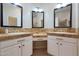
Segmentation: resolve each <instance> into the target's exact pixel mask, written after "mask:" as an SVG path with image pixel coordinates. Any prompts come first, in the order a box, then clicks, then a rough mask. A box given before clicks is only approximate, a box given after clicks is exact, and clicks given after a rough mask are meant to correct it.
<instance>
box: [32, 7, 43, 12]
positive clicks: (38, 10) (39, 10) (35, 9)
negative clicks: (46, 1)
mask: <svg viewBox="0 0 79 59" xmlns="http://www.w3.org/2000/svg"><path fill="white" fill-rule="evenodd" d="M33 11H35V12H43V9H41V8H39V7H36V8H34V9H33Z"/></svg>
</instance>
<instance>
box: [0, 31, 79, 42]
mask: <svg viewBox="0 0 79 59" xmlns="http://www.w3.org/2000/svg"><path fill="white" fill-rule="evenodd" d="M48 35H49V36H62V37H70V38H79V34H77V33H67V32H48V33H36V34H33V33H32V32H19V33H6V34H0V41H5V40H10V39H17V38H22V37H27V36H33V37H47V36H48Z"/></svg>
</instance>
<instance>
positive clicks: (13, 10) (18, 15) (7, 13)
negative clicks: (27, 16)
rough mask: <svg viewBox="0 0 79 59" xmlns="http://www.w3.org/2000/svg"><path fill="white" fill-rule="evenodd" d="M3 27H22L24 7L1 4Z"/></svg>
mask: <svg viewBox="0 0 79 59" xmlns="http://www.w3.org/2000/svg"><path fill="white" fill-rule="evenodd" d="M1 9H2V16H3V17H2V19H3V20H2V23H3V24H2V27H22V7H21V6H19V5H14V4H11V3H3V4H1Z"/></svg>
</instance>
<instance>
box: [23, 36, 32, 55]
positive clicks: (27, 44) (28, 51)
mask: <svg viewBox="0 0 79 59" xmlns="http://www.w3.org/2000/svg"><path fill="white" fill-rule="evenodd" d="M30 55H32V38H31V37H27V38H25V41H24V42H23V43H22V56H30Z"/></svg>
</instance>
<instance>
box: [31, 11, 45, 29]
mask: <svg viewBox="0 0 79 59" xmlns="http://www.w3.org/2000/svg"><path fill="white" fill-rule="evenodd" d="M32 28H44V12H35V11H32Z"/></svg>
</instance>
